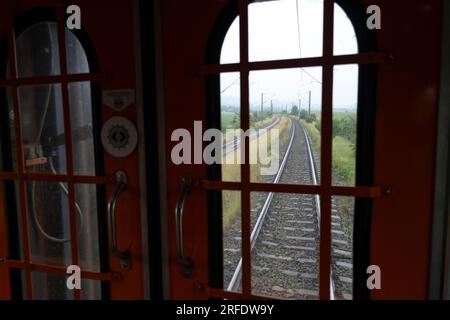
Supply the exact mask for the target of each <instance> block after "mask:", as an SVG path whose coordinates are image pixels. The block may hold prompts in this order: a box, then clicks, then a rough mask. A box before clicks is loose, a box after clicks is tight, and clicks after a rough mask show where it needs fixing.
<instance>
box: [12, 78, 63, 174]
mask: <svg viewBox="0 0 450 320" xmlns="http://www.w3.org/2000/svg"><path fill="white" fill-rule="evenodd" d="M19 98H20V110H21V116H22V118H21V119H22V135H23V146H24V157H25V169H26V171H27V172H33V173H53V174H57V173H59V174H63V173H65V172H66V156H65V149H66V148H65V140H64V139H65V137H64V115H63V108H62V96H61V85H59V84H51V85H39V86H24V87H20V88H19Z"/></svg>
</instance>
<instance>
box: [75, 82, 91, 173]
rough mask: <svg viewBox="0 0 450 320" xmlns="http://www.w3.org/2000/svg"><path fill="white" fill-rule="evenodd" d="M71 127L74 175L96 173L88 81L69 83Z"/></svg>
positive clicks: (89, 85) (89, 84)
mask: <svg viewBox="0 0 450 320" xmlns="http://www.w3.org/2000/svg"><path fill="white" fill-rule="evenodd" d="M69 101H70V117H71V127H72V148H73V172H74V174H76V175H86V176H94V175H95V174H96V172H95V169H96V163H95V144H94V129H93V128H94V116H93V108H92V97H91V83H90V82H76V83H71V84H69Z"/></svg>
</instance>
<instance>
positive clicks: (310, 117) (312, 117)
mask: <svg viewBox="0 0 450 320" xmlns="http://www.w3.org/2000/svg"><path fill="white" fill-rule="evenodd" d="M300 119H302V120H305V122H306V123H313V122H316V121H317V116H316V114H315V113H313V112H311V113H308V111H306V110H304V109H302V110H301V111H300Z"/></svg>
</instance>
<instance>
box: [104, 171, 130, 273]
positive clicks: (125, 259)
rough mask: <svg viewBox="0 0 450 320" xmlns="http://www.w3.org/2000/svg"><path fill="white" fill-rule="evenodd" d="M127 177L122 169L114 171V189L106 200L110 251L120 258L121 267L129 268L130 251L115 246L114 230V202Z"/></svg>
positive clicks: (115, 233)
mask: <svg viewBox="0 0 450 320" xmlns="http://www.w3.org/2000/svg"><path fill="white" fill-rule="evenodd" d="M127 181H128V177H127V174H126V173H125V172H124V171H117V172H116V182H117V185H116V191H114V194H113V195H112V197H111V199H110V200H109V202H108V231H109V241H110V244H111V253H112V255H113V256H115V257H116V258H118V259H119V260H120V266H121V267H122V269H125V270H130V269H131V253H130V251H129V250H125V251H121V250H119V249H118V247H117V232H116V204H117V200H119V196H120V194H121V193H122V191H123V190H125V188H126V186H127Z"/></svg>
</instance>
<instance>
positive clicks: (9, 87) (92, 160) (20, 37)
mask: <svg viewBox="0 0 450 320" xmlns="http://www.w3.org/2000/svg"><path fill="white" fill-rule="evenodd" d="M57 21H58V19H57V15H56V13H55V12H54V11H53V10H52V9H48V10H47V9H35V10H32V11H30V12H28V13H26V14H24V15H22V16H20V17H19V18H18V19H17V20H16V23H15V29H14V35H15V36H14V37H13V38H11V35H5V38H4V40H5V41H4V45H3V46H2V47H3V48H8V50H6V51H5V50H3V51H4V53H5V54H4V56H3V57H2V58H3V61H1V65H2V68H0V71H1V74H0V82H1V83H0V84H1V86H0V91H1V96H0V99H1V115H2V116H1V121H2V131H1V155H2V163H1V171H2V172H3V175H2V177H1V178H2V180H3V186H2V188H3V189H4V191H5V195H6V197H5V206H6V210H5V211H6V213H7V219H8V230H9V239H8V240H9V242H8V247H9V254H10V256H9V258H10V259H17V260H26V261H30V262H31V263H32V264H33V265H35V266H36V265H39V266H50V267H48V268H46V267H41V268H39V267H35V269H34V270H35V271H32V272H31V271H29V269H27V271H25V270H21V269H19V270H15V271H14V270H12V271H11V279H12V281H13V282H14V281H15V285H13V286H12V287H14V288H21V287H22V288H23V291H22V293H16V294H17V295H18V296H20V295H22V296H23V297H25V296H30V291H32V297H33V298H35V299H72V298H74V293H73V291H71V290H69V289H67V286H66V285H65V281H66V279H65V277H64V276H60V275H58V274H55V272H54V270H52V267H53V268H58V267H64V268H65V267H67V266H69V265H71V264H78V265H79V266H80V267H81V268H82V269H83V270H89V271H92V272H100V271H101V269H102V266H101V258H100V257H101V252H100V251H101V250H100V247H101V245H100V243H101V239H100V234H99V221H100V217H99V216H98V212H99V210H98V206H99V205H100V204H101V203H102V201H98V200H99V190H98V187H97V186H96V185H93V184H92V185H91V184H83V183H76V184H75V183H70V182H69V181H70V179H69V177H71V176H72V177H73V176H95V175H98V174H99V172H98V169H99V168H101V161H100V159H101V157H98V150H97V147H96V145H97V135H98V134H97V125H96V121H97V119H98V114H97V111H96V109H95V108H94V103H95V101H94V100H95V99H94V98H95V94H94V91H95V90H94V89H93V85H92V82H91V80H94V77H93V76H92V73H93V71H95V70H93V69H95V68H96V62H95V55H94V54H93V53H92V52H90V51H91V50H90V49H91V47H90V46H89V45H88V41H87V38H86V36H85V35H83V34H82V33H80V32H76V33H74V32H71V31H69V30H67V29H65V28H64V26H63V27H61V25H60V24H59V23H60V22H57ZM61 32H63V33H64V34H63V35H62V34H61ZM8 36H9V38H8ZM62 49H64V51H65V52H61V50H62ZM97 109H98V108H97ZM9 173H11V174H12V175H13V177H14V179H10V178H8V177H9V176H8V174H9ZM71 212H72V213H71ZM73 224H76V228H74V227H73ZM25 230H27V232H26V234H24V232H25ZM74 230H77V236H76V237H73V236H72V234H73V231H74ZM74 243H76V244H74ZM75 250H76V251H75ZM23 268H24V269H25V268H27V267H26V266H24V267H23ZM37 270H39V271H37ZM83 282H84V284H83V287H84V288H83V293H82V297H83V298H85V299H98V298H101V284H100V282H96V281H90V280H83ZM20 283H21V284H22V286H21V285H20Z"/></svg>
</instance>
